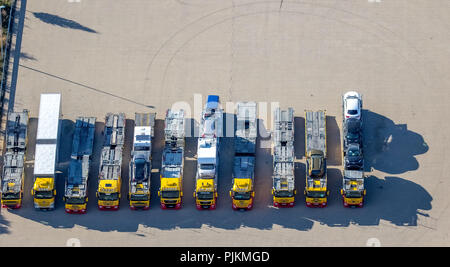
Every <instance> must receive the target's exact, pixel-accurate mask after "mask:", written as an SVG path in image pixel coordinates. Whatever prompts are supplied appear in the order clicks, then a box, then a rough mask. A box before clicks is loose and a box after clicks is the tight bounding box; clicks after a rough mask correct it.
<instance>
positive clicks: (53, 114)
mask: <svg viewBox="0 0 450 267" xmlns="http://www.w3.org/2000/svg"><path fill="white" fill-rule="evenodd" d="M60 106H61V94H41V103H40V105H39V121H38V129H37V136H36V139H37V140H42V139H57V138H58V122H59V115H60V114H59V112H60Z"/></svg>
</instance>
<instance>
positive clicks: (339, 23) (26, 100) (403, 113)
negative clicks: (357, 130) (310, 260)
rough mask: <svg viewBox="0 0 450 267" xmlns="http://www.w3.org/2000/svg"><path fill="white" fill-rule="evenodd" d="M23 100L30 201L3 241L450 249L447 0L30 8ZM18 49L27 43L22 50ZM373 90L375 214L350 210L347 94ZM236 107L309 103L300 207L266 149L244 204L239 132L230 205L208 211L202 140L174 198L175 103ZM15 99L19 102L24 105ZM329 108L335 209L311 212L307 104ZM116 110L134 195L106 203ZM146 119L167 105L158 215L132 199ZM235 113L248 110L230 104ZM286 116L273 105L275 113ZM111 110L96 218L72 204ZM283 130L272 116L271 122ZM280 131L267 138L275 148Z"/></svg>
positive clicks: (225, 183) (226, 157)
mask: <svg viewBox="0 0 450 267" xmlns="http://www.w3.org/2000/svg"><path fill="white" fill-rule="evenodd" d="M22 8H26V11H25V10H22V13H23V14H25V16H26V17H25V20H24V25H22V27H23V34H22V40H21V47H20V50H19V51H20V55H21V58H20V63H19V65H18V77H17V87H16V88H11V90H12V91H11V93H12V95H13V99H14V103H13V104H14V108H15V109H16V110H21V109H23V108H26V109H29V110H30V112H31V118H32V119H31V120H30V127H29V146H28V148H29V149H28V152H27V153H28V154H27V155H28V157H27V158H28V161H27V167H26V168H27V169H26V174H27V176H26V181H25V185H26V187H25V199H24V206H23V208H22V209H20V210H14V211H8V210H6V209H2V211H1V215H0V246H9V245H14V246H49V245H51V246H65V245H66V243H67V240H69V239H70V238H76V239H78V240H79V241H80V243H81V245H82V246H141V245H144V246H366V243H367V241H368V240H369V239H370V238H376V239H377V240H379V242H380V243H381V246H437V245H442V246H448V245H449V244H450V237H449V234H450V210H449V205H450V194H449V192H450V191H449V190H450V180H449V179H448V177H447V176H448V175H447V174H448V173H449V172H450V163H449V162H450V158H449V152H448V151H450V144H449V143H450V142H449V139H448V132H449V131H450V126H449V124H448V123H447V119H448V118H449V117H450V109H449V108H448V103H449V102H450V93H449V92H450V90H449V88H450V75H449V73H450V46H449V43H450V34H449V33H450V15H449V14H450V2H449V1H447V0H433V1H423V0H395V1H387V0H381V1H379V2H376V1H368V0H347V1H334V0H320V1H317V0H304V1H301V0H290V1H287V0H285V1H279V0H278V1H272V0H240V1H238V0H234V1H231V0H227V1H224V0H183V1H182V0H164V1H163V0H155V1H148V0H117V1H109V0H95V1H94V0H81V1H79V2H74V1H66V0H45V1H42V0H41V1H31V0H28V1H25V0H22ZM16 50H17V48H16ZM349 90H357V91H358V92H360V93H362V94H363V99H364V114H363V116H364V123H365V145H364V146H365V148H364V149H365V162H366V171H367V175H368V176H369V177H368V179H367V182H366V185H367V194H368V195H367V202H366V205H365V207H364V208H362V209H347V208H344V207H343V205H342V201H341V197H340V195H339V189H340V186H341V179H342V177H341V174H340V170H341V169H342V164H341V162H342V157H341V148H340V146H341V139H342V136H341V135H342V134H341V125H342V123H341V121H342V115H341V95H342V94H343V93H344V92H346V91H349ZM43 92H60V93H62V113H63V121H62V124H63V125H62V126H63V127H62V129H63V131H62V136H61V151H60V162H59V164H58V170H59V171H60V172H61V175H60V176H59V181H58V192H59V194H58V200H57V208H56V210H55V211H52V212H38V211H35V210H34V209H33V207H32V199H31V197H30V195H29V191H30V188H31V184H32V167H33V151H34V140H35V131H36V127H37V118H36V117H37V114H38V108H39V95H40V94H41V93H43ZM194 94H200V95H201V96H202V100H203V101H205V97H206V95H208V94H218V95H220V97H221V101H222V102H223V103H225V102H228V101H230V102H236V101H240V100H250V101H257V102H268V103H269V104H270V103H271V102H275V103H279V105H280V106H281V107H282V108H287V107H293V108H294V109H295V116H296V119H295V127H296V129H295V130H296V133H295V138H296V141H295V142H296V144H295V149H296V158H297V166H296V187H297V191H298V192H299V193H300V194H299V195H298V197H297V199H296V206H295V207H294V208H291V209H277V208H273V207H272V205H271V194H270V189H271V173H272V165H271V164H272V163H271V162H272V158H271V155H270V150H269V149H266V148H264V147H265V146H264V145H261V146H260V148H259V149H258V152H257V170H256V200H255V207H254V209H253V210H252V211H250V212H236V211H233V210H232V209H231V201H230V198H229V195H228V190H229V189H230V186H231V162H232V157H231V156H232V154H233V150H232V144H233V143H232V140H231V139H230V138H225V139H224V144H225V145H223V146H222V148H221V149H222V151H221V155H222V159H223V161H222V162H221V167H220V178H219V191H220V192H219V202H218V208H217V210H215V211H197V210H196V209H195V206H194V201H193V198H192V192H193V188H194V174H195V166H196V165H195V164H196V160H195V155H196V139H195V138H189V139H188V140H187V155H186V156H187V157H186V161H185V173H184V195H185V197H184V204H183V208H182V209H181V210H178V211H171V210H161V209H160V208H159V206H158V200H159V199H158V197H157V194H156V192H157V188H158V187H159V178H158V173H157V169H158V168H159V166H160V163H161V160H160V159H161V148H162V146H163V141H162V138H163V136H162V129H163V127H164V122H163V119H164V116H165V111H166V109H167V108H170V107H171V106H172V104H174V103H175V102H179V101H185V102H186V103H187V104H188V105H190V106H193V104H194V99H195V97H194ZM10 104H11V103H10ZM305 109H313V110H316V109H326V110H327V115H328V118H327V126H328V152H329V159H328V160H329V166H328V167H329V169H328V172H329V176H328V179H329V188H330V191H331V194H330V197H329V205H328V207H327V208H325V209H310V208H307V207H305V205H304V197H303V196H302V194H301V193H302V192H303V188H304V186H305V181H304V179H305V174H304V172H305V165H304V110H305ZM107 112H125V113H126V116H127V136H128V138H127V141H126V148H125V154H126V156H125V159H124V165H123V166H124V168H123V177H124V180H125V183H124V184H125V186H124V187H123V188H122V202H121V207H120V210H119V211H117V212H104V211H103V212H102V211H99V210H97V208H96V198H95V189H96V186H97V183H96V175H97V174H98V160H99V156H100V155H99V153H100V150H99V148H100V146H101V141H102V137H101V131H102V128H103V126H104V123H103V121H104V116H105V114H106V113H107ZM134 112H157V119H158V120H157V125H156V137H155V138H156V142H155V146H156V147H155V148H154V151H155V153H154V154H153V158H154V164H153V166H154V168H155V170H154V173H153V175H152V188H153V190H152V194H153V195H152V199H151V209H150V210H148V211H143V212H139V211H131V210H130V209H129V208H128V203H127V202H126V192H127V190H128V188H127V186H126V181H128V167H127V166H128V162H127V160H128V159H129V153H130V146H131V142H132V140H131V134H132V125H133V121H132V120H133V118H134ZM227 112H229V113H232V112H233V111H230V110H228V111H227ZM269 112H270V110H269ZM81 115H85V116H96V117H97V121H98V123H97V125H96V130H97V131H96V132H97V134H96V139H95V148H96V149H95V155H94V160H93V161H94V164H93V166H92V168H91V176H90V181H91V183H90V193H89V200H90V201H89V204H88V213H87V214H86V215H80V216H77V215H69V214H65V212H64V208H63V203H62V200H61V199H62V195H61V192H62V188H63V187H64V174H65V173H66V172H67V167H68V161H69V158H70V149H71V138H72V137H71V134H72V132H73V125H74V120H75V119H76V117H77V116H81ZM260 120H261V123H262V125H263V127H264V128H267V129H268V130H270V128H271V124H270V123H269V122H270V120H271V118H270V116H269V117H267V118H263V117H260ZM264 141H267V140H265V139H262V138H261V139H260V142H262V143H264Z"/></svg>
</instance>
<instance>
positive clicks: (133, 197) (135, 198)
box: [130, 194, 149, 201]
mask: <svg viewBox="0 0 450 267" xmlns="http://www.w3.org/2000/svg"><path fill="white" fill-rule="evenodd" d="M130 200H131V201H148V200H149V198H148V195H144V194H131V196H130Z"/></svg>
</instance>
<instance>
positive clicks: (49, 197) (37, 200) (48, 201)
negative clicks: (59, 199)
mask: <svg viewBox="0 0 450 267" xmlns="http://www.w3.org/2000/svg"><path fill="white" fill-rule="evenodd" d="M31 195H32V196H33V197H34V207H35V208H36V209H42V210H44V209H48V210H53V209H54V208H55V196H56V189H55V179H54V178H53V177H48V178H43V177H37V178H36V179H35V181H34V186H33V189H31Z"/></svg>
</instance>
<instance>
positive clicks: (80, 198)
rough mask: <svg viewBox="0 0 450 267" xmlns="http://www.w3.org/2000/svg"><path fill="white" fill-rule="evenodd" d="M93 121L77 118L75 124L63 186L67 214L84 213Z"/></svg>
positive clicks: (91, 118) (90, 118)
mask: <svg viewBox="0 0 450 267" xmlns="http://www.w3.org/2000/svg"><path fill="white" fill-rule="evenodd" d="M95 121H96V118H95V117H78V118H77V120H76V122H75V130H74V134H73V142H72V154H71V159H70V164H69V172H68V175H67V176H66V179H65V185H64V197H63V201H64V202H65V211H66V212H67V213H82V214H84V213H86V209H87V202H88V178H89V165H90V163H91V156H92V150H93V146H94V134H95Z"/></svg>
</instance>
